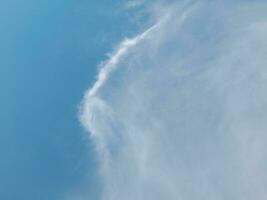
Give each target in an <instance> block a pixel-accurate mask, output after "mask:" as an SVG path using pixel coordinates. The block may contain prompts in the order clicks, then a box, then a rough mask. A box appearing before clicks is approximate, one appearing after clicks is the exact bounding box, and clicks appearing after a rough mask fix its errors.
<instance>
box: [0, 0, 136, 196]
mask: <svg viewBox="0 0 267 200" xmlns="http://www.w3.org/2000/svg"><path fill="white" fill-rule="evenodd" d="M119 5H120V3H119V1H101V2H98V1H95V2H94V1H88V0H79V1H76V0H75V1H74V0H64V1H63V0H53V1H52V0H45V1H43V0H25V1H19V0H2V1H0V24H1V31H0V41H1V45H0V88H1V98H0V102H1V112H0V122H1V123H0V124H1V125H0V157H1V160H0V199H6V200H15V199H20V200H36V199H38V200H61V199H65V198H66V197H65V196H66V194H68V193H71V192H72V191H74V190H76V189H77V188H82V185H85V183H86V188H87V189H86V191H87V192H88V193H90V194H89V195H88V196H89V197H88V199H97V196H98V193H99V192H98V191H99V187H98V183H97V182H98V181H97V180H96V177H97V172H96V168H97V161H96V159H95V155H94V150H93V147H92V144H91V142H90V140H89V139H88V137H87V133H85V131H84V129H83V128H82V127H81V125H80V122H79V119H78V118H79V117H78V107H79V104H80V102H81V100H82V98H83V95H84V92H85V90H86V89H87V88H88V87H89V86H90V85H91V84H92V83H93V82H94V80H95V77H96V73H97V68H98V67H97V66H98V63H99V62H101V61H102V60H104V59H106V57H107V53H108V52H109V51H110V50H111V49H112V48H113V45H115V44H116V43H117V42H118V41H119V40H120V39H121V38H122V37H123V36H124V35H126V34H127V35H128V34H132V32H134V26H131V27H130V26H129V24H130V23H131V22H130V20H129V22H128V19H127V17H128V14H127V15H126V14H124V13H122V12H121V9H120V6H119ZM111 11H112V12H111ZM77 190H78V189H77ZM79 190H82V189H79Z"/></svg>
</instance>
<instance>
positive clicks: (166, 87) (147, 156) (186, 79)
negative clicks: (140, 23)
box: [81, 0, 267, 200]
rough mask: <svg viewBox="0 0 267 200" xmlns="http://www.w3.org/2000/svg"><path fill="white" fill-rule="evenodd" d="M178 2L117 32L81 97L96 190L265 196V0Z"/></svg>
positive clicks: (249, 199)
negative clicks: (98, 180)
mask: <svg viewBox="0 0 267 200" xmlns="http://www.w3.org/2000/svg"><path fill="white" fill-rule="evenodd" d="M183 2H184V1H178V2H176V3H173V5H172V7H168V6H167V7H165V8H164V9H165V11H166V8H168V10H167V11H168V12H167V13H168V15H166V16H164V17H163V18H164V20H162V21H160V22H157V23H156V25H155V26H153V27H152V28H150V29H148V30H147V31H145V32H144V33H142V34H140V35H138V36H137V37H135V38H133V39H127V40H125V41H124V42H122V44H121V45H120V46H119V47H118V49H117V50H116V51H115V52H114V53H113V54H112V55H111V57H110V59H109V60H108V61H107V62H106V63H105V64H104V65H103V66H102V69H101V70H100V73H99V75H98V79H97V81H96V83H95V85H94V86H93V87H92V88H91V89H90V90H89V91H88V92H87V94H86V96H85V98H84V101H83V107H82V114H81V121H82V123H83V124H84V126H85V127H86V128H87V129H88V131H89V132H90V133H91V138H92V139H93V140H94V141H95V144H96V148H97V151H98V153H99V158H100V161H101V163H102V168H101V174H102V178H103V184H104V185H103V188H104V190H103V199H104V200H125V199H127V200H136V199H139V200H150V199H151V200H152V199H153V200H162V199H168V200H177V199H182V200H192V199H203V200H204V199H205V200H207V199H208V200H209V199H210V200H213V199H229V200H237V199H238V200H239V199H240V200H241V199H242V200H243V199H246V200H254V199H257V200H264V199H266V198H267V192H266V190H265V187H264V186H266V185H267V175H266V172H265V170H266V167H267V163H266V158H267V150H266V148H265V146H266V145H267V135H266V133H267V124H266V120H267V94H266V91H267V68H266V66H267V59H266V55H267V14H266V12H265V11H266V9H267V3H265V2H264V1H260V0H258V1H253V2H251V1H239V0H238V1H235V2H230V1H224V2H221V1H219V0H215V1H212V2H211V1H201V2H200V1H187V3H183ZM192 2H196V3H192ZM155 12H159V13H161V11H160V7H157V9H155ZM165 13H166V12H165Z"/></svg>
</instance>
